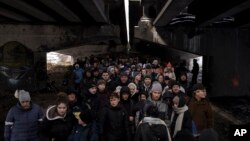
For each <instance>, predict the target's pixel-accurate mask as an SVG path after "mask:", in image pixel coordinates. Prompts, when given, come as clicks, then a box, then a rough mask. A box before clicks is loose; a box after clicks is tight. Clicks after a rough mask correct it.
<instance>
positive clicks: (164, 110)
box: [143, 96, 169, 121]
mask: <svg viewBox="0 0 250 141" xmlns="http://www.w3.org/2000/svg"><path fill="white" fill-rule="evenodd" d="M149 105H155V106H156V107H157V108H158V110H159V118H160V119H162V120H164V121H167V120H169V117H168V105H167V104H165V103H164V102H163V101H162V99H161V98H160V100H159V101H154V100H152V98H151V96H149V97H148V99H147V101H146V104H145V106H144V108H143V110H144V113H146V112H145V111H146V110H147V107H148V106H149Z"/></svg>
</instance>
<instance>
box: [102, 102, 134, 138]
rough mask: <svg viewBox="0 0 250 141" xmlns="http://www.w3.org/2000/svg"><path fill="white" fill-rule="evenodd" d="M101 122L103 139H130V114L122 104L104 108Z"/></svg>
mask: <svg viewBox="0 0 250 141" xmlns="http://www.w3.org/2000/svg"><path fill="white" fill-rule="evenodd" d="M100 124H101V130H100V132H101V139H102V140H104V141H130V139H131V136H130V132H129V122H128V115H127V112H126V110H125V109H124V108H123V107H122V106H121V105H118V106H117V107H111V106H108V107H105V108H103V109H102V112H101V114H100Z"/></svg>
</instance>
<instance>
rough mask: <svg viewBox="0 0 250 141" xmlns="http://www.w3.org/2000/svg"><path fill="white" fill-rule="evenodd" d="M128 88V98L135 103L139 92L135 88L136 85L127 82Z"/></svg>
mask: <svg viewBox="0 0 250 141" xmlns="http://www.w3.org/2000/svg"><path fill="white" fill-rule="evenodd" d="M128 88H129V90H130V99H131V101H132V102H133V104H136V103H137V102H138V101H139V93H138V90H137V86H136V85H135V83H132V82H131V83H129V84H128Z"/></svg>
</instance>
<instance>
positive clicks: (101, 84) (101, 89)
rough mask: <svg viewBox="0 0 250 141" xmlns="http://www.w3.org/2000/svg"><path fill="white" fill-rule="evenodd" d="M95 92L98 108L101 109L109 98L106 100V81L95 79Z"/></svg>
mask: <svg viewBox="0 0 250 141" xmlns="http://www.w3.org/2000/svg"><path fill="white" fill-rule="evenodd" d="M97 93H98V95H99V99H100V103H99V108H98V109H99V110H101V108H102V107H105V106H107V105H108V103H109V100H108V96H109V93H108V90H107V87H106V81H105V80H103V79H99V80H98V81H97Z"/></svg>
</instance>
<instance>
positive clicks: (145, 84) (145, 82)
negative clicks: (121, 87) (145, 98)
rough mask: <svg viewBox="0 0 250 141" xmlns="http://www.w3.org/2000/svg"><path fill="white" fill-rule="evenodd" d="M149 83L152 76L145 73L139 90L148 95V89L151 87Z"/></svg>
mask: <svg viewBox="0 0 250 141" xmlns="http://www.w3.org/2000/svg"><path fill="white" fill-rule="evenodd" d="M151 85H152V78H151V76H150V75H146V76H145V77H144V78H143V84H142V87H141V90H139V92H143V93H146V94H147V95H149V91H150V89H151V87H152V86H151Z"/></svg>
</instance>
